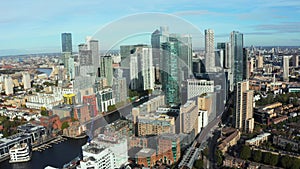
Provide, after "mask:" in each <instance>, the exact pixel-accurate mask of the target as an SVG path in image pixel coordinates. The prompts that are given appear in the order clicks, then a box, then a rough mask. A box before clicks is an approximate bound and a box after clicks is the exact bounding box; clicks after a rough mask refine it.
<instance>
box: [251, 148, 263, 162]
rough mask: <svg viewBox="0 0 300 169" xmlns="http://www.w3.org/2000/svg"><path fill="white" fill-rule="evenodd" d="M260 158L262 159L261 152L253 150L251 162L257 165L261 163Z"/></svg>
mask: <svg viewBox="0 0 300 169" xmlns="http://www.w3.org/2000/svg"><path fill="white" fill-rule="evenodd" d="M261 158H262V152H261V151H259V150H254V151H253V153H252V159H253V161H255V162H257V163H259V162H260V161H261Z"/></svg>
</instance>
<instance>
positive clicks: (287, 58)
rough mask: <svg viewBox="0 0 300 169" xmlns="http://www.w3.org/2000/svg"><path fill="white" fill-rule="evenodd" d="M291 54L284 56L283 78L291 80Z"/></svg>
mask: <svg viewBox="0 0 300 169" xmlns="http://www.w3.org/2000/svg"><path fill="white" fill-rule="evenodd" d="M289 63H290V56H283V80H284V81H289V69H290V66H289Z"/></svg>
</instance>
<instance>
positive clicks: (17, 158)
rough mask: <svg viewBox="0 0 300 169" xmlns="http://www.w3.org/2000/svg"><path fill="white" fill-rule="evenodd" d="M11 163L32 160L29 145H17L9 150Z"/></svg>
mask: <svg viewBox="0 0 300 169" xmlns="http://www.w3.org/2000/svg"><path fill="white" fill-rule="evenodd" d="M9 156H10V160H9V163H19V162H27V161H30V160H31V150H30V148H29V146H28V144H27V143H21V144H15V145H14V146H13V147H12V148H10V149H9Z"/></svg>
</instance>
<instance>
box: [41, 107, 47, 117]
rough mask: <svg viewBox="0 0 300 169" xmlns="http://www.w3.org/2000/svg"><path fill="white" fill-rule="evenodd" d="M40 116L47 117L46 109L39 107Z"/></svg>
mask: <svg viewBox="0 0 300 169" xmlns="http://www.w3.org/2000/svg"><path fill="white" fill-rule="evenodd" d="M41 115H42V116H48V111H47V109H46V107H43V106H42V107H41Z"/></svg>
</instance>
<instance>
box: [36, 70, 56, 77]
mask: <svg viewBox="0 0 300 169" xmlns="http://www.w3.org/2000/svg"><path fill="white" fill-rule="evenodd" d="M37 70H38V71H40V72H42V73H45V74H47V75H48V76H49V75H50V74H51V72H52V68H38V69H37Z"/></svg>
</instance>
